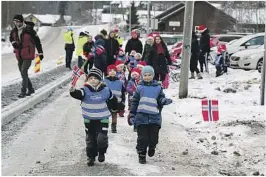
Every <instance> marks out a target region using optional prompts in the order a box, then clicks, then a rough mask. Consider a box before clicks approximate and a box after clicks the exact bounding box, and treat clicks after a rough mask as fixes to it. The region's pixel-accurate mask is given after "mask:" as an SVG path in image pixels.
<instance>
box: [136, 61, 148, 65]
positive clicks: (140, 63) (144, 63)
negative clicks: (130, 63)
mask: <svg viewBox="0 0 266 177" xmlns="http://www.w3.org/2000/svg"><path fill="white" fill-rule="evenodd" d="M146 65H147V63H146V62H145V61H140V62H139V63H138V65H137V66H146Z"/></svg>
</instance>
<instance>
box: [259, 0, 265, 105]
mask: <svg viewBox="0 0 266 177" xmlns="http://www.w3.org/2000/svg"><path fill="white" fill-rule="evenodd" d="M265 4H266V3H265ZM265 12H266V7H265ZM265 32H266V22H265ZM265 42H266V34H264V59H263V66H262V71H261V86H260V104H261V105H264V104H265V100H266V94H265V93H266V88H265V82H266V80H265V79H266V76H265V75H266V43H265Z"/></svg>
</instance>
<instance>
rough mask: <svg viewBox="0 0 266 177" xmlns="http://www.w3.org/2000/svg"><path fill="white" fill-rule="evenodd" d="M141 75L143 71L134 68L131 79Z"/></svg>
mask: <svg viewBox="0 0 266 177" xmlns="http://www.w3.org/2000/svg"><path fill="white" fill-rule="evenodd" d="M140 73H141V70H140V69H139V68H133V69H132V70H131V77H132V76H133V75H134V74H137V75H138V76H140Z"/></svg>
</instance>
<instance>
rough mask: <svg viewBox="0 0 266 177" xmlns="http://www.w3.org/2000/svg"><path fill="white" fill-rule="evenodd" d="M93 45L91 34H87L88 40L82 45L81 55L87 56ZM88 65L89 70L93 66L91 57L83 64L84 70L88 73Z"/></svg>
mask: <svg viewBox="0 0 266 177" xmlns="http://www.w3.org/2000/svg"><path fill="white" fill-rule="evenodd" d="M93 47H94V41H93V40H92V35H88V41H87V42H86V43H85V44H84V45H83V55H84V56H86V57H87V56H88V54H89V53H90V52H91V49H92V48H93ZM88 66H89V70H90V69H91V68H92V66H93V58H91V59H89V60H88V62H87V63H86V64H85V66H84V70H85V72H86V73H88Z"/></svg>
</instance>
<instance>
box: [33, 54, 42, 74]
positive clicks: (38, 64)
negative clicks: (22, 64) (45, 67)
mask: <svg viewBox="0 0 266 177" xmlns="http://www.w3.org/2000/svg"><path fill="white" fill-rule="evenodd" d="M34 61H35V66H34V72H35V73H38V72H40V69H41V59H40V57H39V55H36V57H35V59H34Z"/></svg>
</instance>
